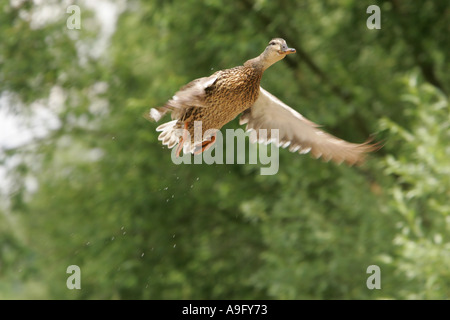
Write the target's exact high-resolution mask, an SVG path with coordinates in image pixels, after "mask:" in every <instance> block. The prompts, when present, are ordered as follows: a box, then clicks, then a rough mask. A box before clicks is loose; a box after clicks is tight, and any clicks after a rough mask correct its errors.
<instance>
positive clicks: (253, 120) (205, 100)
mask: <svg viewBox="0 0 450 320" xmlns="http://www.w3.org/2000/svg"><path fill="white" fill-rule="evenodd" d="M291 53H295V49H293V48H289V47H288V46H287V44H286V41H285V40H284V39H281V38H275V39H272V40H271V41H270V42H269V45H268V46H267V47H266V49H265V50H264V51H263V52H262V53H261V54H260V55H259V56H258V57H256V58H253V59H250V60H248V61H246V62H245V63H244V65H242V66H237V67H234V68H231V69H225V70H220V71H217V72H215V73H214V74H212V75H211V76H209V77H203V78H199V79H195V80H193V81H191V82H189V83H188V84H186V85H185V86H183V87H182V88H181V89H180V90H179V91H178V92H176V93H175V95H174V96H173V97H172V98H171V99H170V100H169V101H168V102H167V103H166V104H165V105H164V106H163V107H160V108H152V109H151V110H150V112H149V114H148V116H147V118H150V119H152V120H154V121H159V120H160V119H161V118H162V116H164V115H165V114H166V113H167V112H171V114H172V121H169V122H167V123H164V124H162V125H160V126H159V127H157V128H156V130H157V131H158V132H161V134H160V135H159V137H158V140H160V141H162V143H163V145H166V146H168V147H169V148H173V147H174V146H176V145H178V147H177V150H176V154H177V156H179V154H180V152H181V151H182V150H183V152H185V153H186V152H190V153H195V154H198V153H201V152H203V151H205V150H206V149H208V148H209V147H211V145H212V144H213V143H214V142H215V134H214V132H217V130H220V129H221V128H222V126H223V125H225V124H226V123H228V122H230V121H231V120H233V119H234V118H235V117H236V116H238V115H239V114H241V113H243V114H242V116H241V118H240V121H239V123H240V124H246V125H247V126H246V130H255V131H256V135H251V136H250V137H251V142H260V143H261V142H265V143H269V142H276V143H277V144H278V146H281V147H284V148H286V147H288V146H289V150H290V151H291V152H299V153H308V152H310V153H311V154H312V156H313V157H315V158H320V157H322V158H323V159H324V160H326V161H329V160H333V161H335V162H337V163H341V162H346V163H347V164H349V165H353V164H357V163H360V162H362V160H363V159H364V156H365V154H366V153H367V152H370V151H374V150H375V149H377V148H378V147H377V146H376V145H374V144H370V143H369V141H366V142H364V143H362V144H356V143H350V142H347V141H344V140H342V139H339V138H336V137H334V136H332V135H331V134H328V133H326V132H324V131H322V130H320V129H318V127H319V126H318V125H317V124H315V123H313V122H311V121H309V120H308V119H306V118H305V117H303V116H302V115H301V114H300V113H298V112H297V111H295V110H294V109H292V108H291V107H289V106H288V105H286V104H284V103H283V102H282V101H280V100H279V99H278V98H276V97H275V96H273V95H272V94H270V93H269V92H268V91H266V90H264V89H263V88H262V87H260V81H261V77H262V75H263V73H264V71H265V70H266V69H267V68H269V67H270V66H271V65H272V64H274V63H275V62H277V61H280V60H282V59H283V58H285V57H286V56H287V55H288V54H291ZM196 121H201V129H202V135H201V136H200V137H194V123H195V122H196ZM183 129H185V130H183ZM259 129H267V132H268V133H269V134H267V135H265V136H263V135H260V134H259ZM270 129H278V130H279V131H278V132H279V135H278V139H277V141H273V139H272V137H271V136H270ZM203 132H212V133H211V134H209V135H205V136H204V135H203Z"/></svg>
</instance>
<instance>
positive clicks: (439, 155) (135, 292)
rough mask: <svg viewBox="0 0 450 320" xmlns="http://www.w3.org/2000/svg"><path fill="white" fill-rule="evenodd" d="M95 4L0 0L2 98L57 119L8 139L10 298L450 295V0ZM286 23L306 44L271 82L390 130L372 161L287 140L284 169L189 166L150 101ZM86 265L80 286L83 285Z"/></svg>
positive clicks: (293, 101)
mask: <svg viewBox="0 0 450 320" xmlns="http://www.w3.org/2000/svg"><path fill="white" fill-rule="evenodd" d="M87 3H89V1H85V2H82V1H79V2H78V1H65V2H64V1H63V2H61V1H47V2H46V3H42V2H38V4H35V3H34V2H32V1H20V0H17V1H4V2H2V4H1V5H0V7H1V10H0V39H1V42H0V97H1V99H0V102H1V105H0V108H1V109H2V110H1V111H2V112H3V113H4V114H8V115H10V116H11V117H14V118H15V119H16V121H20V123H21V124H22V126H21V127H20V128H21V129H20V130H19V132H17V133H14V135H18V134H25V133H26V132H30V130H32V129H33V128H34V129H36V128H35V127H36V124H34V122H33V121H34V120H33V119H35V118H36V114H37V113H38V114H39V113H41V114H42V113H43V114H45V115H46V117H47V118H45V119H44V120H43V121H41V123H40V125H39V126H44V127H45V126H48V127H50V129H48V132H47V134H39V135H37V134H35V135H32V138H31V139H28V140H26V141H25V142H22V143H18V144H16V145H14V144H9V145H6V144H5V145H4V146H3V147H2V149H1V150H0V161H1V162H0V164H1V166H2V168H3V170H4V171H5V172H6V176H5V177H3V178H2V179H3V181H2V185H3V188H2V194H1V205H0V299H36V298H38V299H384V298H386V299H447V298H449V296H450V267H449V266H450V250H449V249H450V234H449V231H450V200H449V199H450V146H449V141H450V115H449V114H450V112H449V105H448V94H449V93H450V72H449V65H450V62H449V52H450V41H449V34H450V24H449V21H450V8H449V2H448V1H447V0H433V1H431V0H430V1H397V0H391V1H375V0H371V1H368V0H363V1H359V0H358V1H357V0H342V1H324V2H321V1H312V0H310V1H307V0H299V1H287V0H280V1H269V0H256V1H253V0H238V1H225V0H206V1H197V0H173V1H169V0H164V1H158V0H152V1H118V2H113V1H111V2H108V1H99V2H98V6H100V7H99V8H97V9H95V8H93V5H92V4H91V5H90V6H87ZM71 4H74V5H77V6H78V7H79V8H80V12H81V24H80V26H81V28H80V29H68V27H67V19H69V18H70V17H71V16H72V14H71V13H66V9H67V7H69V5H71ZM373 4H375V5H378V6H379V7H380V9H381V16H380V17H381V29H379V30H377V29H373V30H370V29H368V28H367V26H366V21H367V19H368V18H369V17H370V14H368V13H366V10H367V7H368V6H370V5H373ZM101 5H103V6H101ZM108 10H109V11H108ZM111 10H112V11H114V12H116V13H117V15H116V16H114V15H111V16H113V17H117V21H112V26H113V27H114V26H115V28H110V29H109V30H110V33H109V35H110V37H108V31H107V30H108V29H105V27H104V24H103V22H102V19H103V18H104V17H103V16H102V14H103V15H105V14H106V13H108V12H111ZM102 17H103V18H102ZM109 21H110V22H111V18H110V20H109ZM114 22H115V23H116V24H114ZM105 35H106V36H105ZM105 37H106V38H105ZM274 37H281V38H284V39H286V41H287V43H288V45H289V46H291V47H294V48H296V49H297V54H295V55H290V56H289V57H287V58H286V59H284V60H283V61H281V62H279V63H277V64H275V65H274V66H272V67H271V68H270V69H268V70H267V72H265V74H264V77H263V80H262V86H263V87H264V88H265V89H267V90H268V91H270V92H271V93H273V94H274V95H276V96H277V97H279V98H280V99H281V100H283V101H284V102H286V103H287V104H288V105H290V106H292V107H293V108H295V109H296V110H297V111H299V112H300V113H302V114H303V115H304V116H306V117H307V118H309V119H311V120H312V121H314V122H317V123H319V124H322V125H323V126H324V130H326V131H328V132H330V133H332V134H334V135H336V136H338V137H340V138H343V139H346V140H348V141H351V142H358V143H359V142H363V141H364V140H365V139H366V138H367V137H368V136H369V135H370V134H375V139H376V140H378V141H381V140H382V141H384V143H385V146H384V148H383V149H381V150H380V151H378V152H376V153H374V154H372V155H371V156H370V157H369V159H368V161H367V162H366V163H365V164H364V165H363V166H361V167H347V166H345V165H340V166H338V165H335V164H334V163H324V162H322V161H320V160H315V159H312V158H311V157H310V156H309V155H299V154H292V153H289V152H288V151H287V150H285V149H283V150H280V169H279V172H278V173H277V174H276V175H273V176H261V175H260V170H259V169H260V165H248V164H247V165H225V164H224V165H206V164H202V165H178V166H177V165H174V164H173V163H172V161H171V157H170V151H169V150H167V149H166V148H164V147H162V145H161V144H160V143H159V141H157V132H155V128H156V126H157V124H155V123H151V122H148V121H146V120H145V119H144V118H143V117H142V114H143V113H144V112H146V111H148V110H149V108H151V107H155V106H160V105H162V104H164V103H165V102H166V101H167V99H168V98H170V97H171V96H172V95H173V94H174V92H176V91H177V90H178V88H179V87H180V86H182V85H184V84H185V83H187V82H188V81H190V80H192V79H195V78H198V77H202V76H207V75H210V74H212V73H213V72H215V71H217V70H220V69H224V68H230V67H233V66H236V65H241V64H242V63H244V62H245V61H246V60H247V59H250V58H253V57H255V56H257V55H259V54H260V53H261V52H262V50H264V48H265V46H266V45H267V43H268V41H269V40H270V39H271V38H274ZM102 39H103V40H102ZM105 39H106V40H105ZM102 41H103V42H102ZM99 43H100V44H99ZM237 122H238V121H237V120H235V121H233V122H232V123H230V124H229V125H227V126H226V127H225V128H238V127H239V126H238V123H237ZM33 126H34V127H33ZM7 128H8V127H7V126H6V124H5V122H4V123H0V131H3V135H5V131H6V130H7ZM31 132H35V131H31ZM7 134H8V132H6V137H7V140H8V139H12V138H13V137H12V136H11V133H10V135H9V136H8V135H7ZM70 265H78V266H79V267H80V269H81V290H76V289H75V290H69V289H68V288H67V287H66V280H67V278H68V277H69V274H67V273H66V269H67V267H68V266H70ZM370 265H378V266H379V267H380V270H381V289H379V290H377V289H374V290H369V289H368V288H367V286H366V280H367V278H368V277H369V276H370V274H367V273H366V270H367V267H368V266H370Z"/></svg>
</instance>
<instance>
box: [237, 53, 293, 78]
mask: <svg viewBox="0 0 450 320" xmlns="http://www.w3.org/2000/svg"><path fill="white" fill-rule="evenodd" d="M283 58H284V57H281V58H280V57H274V56H271V55H269V54H267V51H266V50H264V52H263V53H261V54H260V55H259V56H257V57H256V58H253V59H250V60H247V61H246V62H245V63H244V67H249V68H254V69H256V70H258V71H260V72H261V73H262V72H264V71H265V70H266V69H267V68H268V67H270V66H271V65H273V64H274V63H275V62H277V61H279V60H281V59H283Z"/></svg>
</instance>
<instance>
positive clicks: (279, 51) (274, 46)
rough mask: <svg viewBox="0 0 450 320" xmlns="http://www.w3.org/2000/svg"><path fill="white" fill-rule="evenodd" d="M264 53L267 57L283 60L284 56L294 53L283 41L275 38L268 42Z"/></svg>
mask: <svg viewBox="0 0 450 320" xmlns="http://www.w3.org/2000/svg"><path fill="white" fill-rule="evenodd" d="M264 53H265V54H266V55H269V56H273V57H278V58H280V59H283V58H284V57H285V56H286V55H288V54H291V53H295V49H294V48H289V47H288V46H287V44H286V41H285V40H284V39H281V38H275V39H272V40H270V42H269V45H268V46H267V47H266V50H264Z"/></svg>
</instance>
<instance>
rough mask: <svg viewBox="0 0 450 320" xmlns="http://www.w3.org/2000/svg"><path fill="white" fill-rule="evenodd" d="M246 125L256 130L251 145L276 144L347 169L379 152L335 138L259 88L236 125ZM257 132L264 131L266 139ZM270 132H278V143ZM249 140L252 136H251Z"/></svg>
mask: <svg viewBox="0 0 450 320" xmlns="http://www.w3.org/2000/svg"><path fill="white" fill-rule="evenodd" d="M239 123H240V124H247V130H255V131H256V137H255V136H253V140H254V141H252V142H275V143H277V144H278V146H281V147H283V148H286V147H288V146H289V151H291V152H299V153H308V152H311V154H312V156H313V157H315V158H320V157H322V158H323V159H324V160H325V161H329V160H333V161H334V162H336V163H342V162H346V163H347V164H349V165H353V164H358V163H361V162H362V161H363V160H364V157H365V155H366V153H367V152H371V151H375V150H377V149H379V145H377V144H370V141H369V140H368V141H366V142H364V143H361V144H357V143H350V142H347V141H344V140H342V139H339V138H336V137H334V136H332V135H331V134H328V133H326V132H324V131H322V130H320V129H318V127H319V126H318V125H317V124H315V123H314V122H312V121H309V120H308V119H306V118H305V117H303V116H302V115H301V114H300V113H298V112H297V111H295V110H294V109H292V108H290V107H289V106H288V105H286V104H285V103H283V102H282V101H280V100H279V99H278V98H277V97H275V96H274V95H272V94H270V93H269V92H268V91H266V90H264V89H263V88H260V94H259V97H258V100H256V102H255V104H254V105H253V106H252V107H251V108H249V109H247V110H246V111H244V113H243V114H242V116H241V119H240V121H239ZM259 129H267V135H266V136H265V137H264V135H262V134H260V132H259ZM270 129H278V130H279V131H278V141H276V140H274V139H275V137H272V136H271V132H270ZM250 137H251V138H252V136H250Z"/></svg>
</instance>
